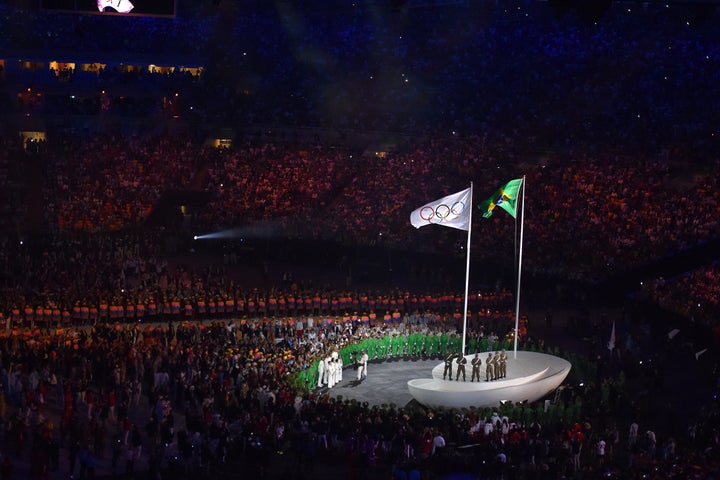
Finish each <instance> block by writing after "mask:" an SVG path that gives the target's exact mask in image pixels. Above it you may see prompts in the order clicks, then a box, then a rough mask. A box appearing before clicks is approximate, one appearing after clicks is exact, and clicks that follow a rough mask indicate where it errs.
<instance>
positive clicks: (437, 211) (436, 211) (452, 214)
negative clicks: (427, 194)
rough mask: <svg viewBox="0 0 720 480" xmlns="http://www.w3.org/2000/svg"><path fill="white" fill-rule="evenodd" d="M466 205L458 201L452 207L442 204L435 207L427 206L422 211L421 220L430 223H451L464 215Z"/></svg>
mask: <svg viewBox="0 0 720 480" xmlns="http://www.w3.org/2000/svg"><path fill="white" fill-rule="evenodd" d="M464 210H465V203H464V202H460V201H457V202H455V203H453V204H452V205H450V206H449V205H447V204H445V203H441V204H439V205H437V206H435V207H433V206H430V205H425V206H424V207H422V208H421V209H420V218H421V219H423V220H424V221H426V222H430V223H442V222H450V221H452V220H454V219H455V218H457V217H459V216H460V215H462V213H463V211H464Z"/></svg>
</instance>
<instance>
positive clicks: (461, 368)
mask: <svg viewBox="0 0 720 480" xmlns="http://www.w3.org/2000/svg"><path fill="white" fill-rule="evenodd" d="M507 359H508V356H507V352H505V349H502V350H500V351H499V352H496V353H495V354H494V355H493V352H488V356H487V359H486V360H485V381H486V382H489V381H491V380H498V379H500V378H505V377H506V376H507ZM467 363H468V361H467V358H466V357H465V356H464V355H458V354H455V353H452V352H448V353H447V355H445V368H444V370H443V380H452V379H453V378H452V377H453V364H455V365H457V371H456V373H455V381H459V380H460V377H461V376H462V380H463V382H465V381H467V377H466V375H465V365H467ZM470 365H471V366H472V374H471V375H470V381H471V382H474V381H475V380H476V379H477V381H478V382H479V381H480V366H481V365H482V360H481V359H480V354H479V353H477V352H475V356H474V357H473V358H472V360H471V362H470Z"/></svg>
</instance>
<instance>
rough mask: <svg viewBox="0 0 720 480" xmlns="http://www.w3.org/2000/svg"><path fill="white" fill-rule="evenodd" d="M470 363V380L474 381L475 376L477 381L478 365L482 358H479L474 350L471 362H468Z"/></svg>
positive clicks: (478, 377) (478, 376)
mask: <svg viewBox="0 0 720 480" xmlns="http://www.w3.org/2000/svg"><path fill="white" fill-rule="evenodd" d="M470 364H471V365H472V374H471V375H470V381H471V382H474V381H475V379H476V378H477V381H478V382H479V381H480V365H482V360H481V359H480V355H479V354H478V353H477V352H475V356H474V357H473V359H472V362H470Z"/></svg>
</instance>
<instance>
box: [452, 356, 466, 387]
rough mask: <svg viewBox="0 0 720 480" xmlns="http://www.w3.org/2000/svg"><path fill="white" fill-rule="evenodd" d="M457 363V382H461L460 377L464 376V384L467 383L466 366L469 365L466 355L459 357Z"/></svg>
mask: <svg viewBox="0 0 720 480" xmlns="http://www.w3.org/2000/svg"><path fill="white" fill-rule="evenodd" d="M456 363H457V374H456V375H455V381H458V380H460V375H462V378H463V382H466V381H467V378H466V377H465V365H466V364H467V358H465V356H464V355H458V357H457V360H456Z"/></svg>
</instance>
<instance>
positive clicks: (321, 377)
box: [317, 358, 325, 388]
mask: <svg viewBox="0 0 720 480" xmlns="http://www.w3.org/2000/svg"><path fill="white" fill-rule="evenodd" d="M324 383H325V359H324V358H321V359H320V361H319V362H318V381H317V386H318V388H320V387H322V386H323V384H324Z"/></svg>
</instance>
